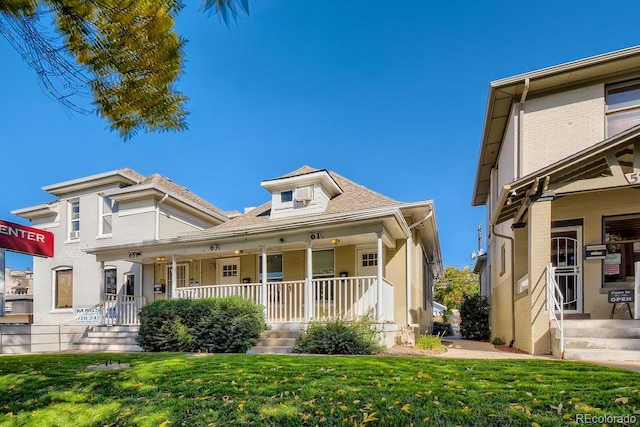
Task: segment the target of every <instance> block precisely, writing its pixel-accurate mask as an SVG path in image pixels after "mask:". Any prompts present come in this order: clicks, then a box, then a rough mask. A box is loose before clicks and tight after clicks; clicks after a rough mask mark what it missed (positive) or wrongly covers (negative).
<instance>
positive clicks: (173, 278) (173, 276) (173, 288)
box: [171, 255, 178, 299]
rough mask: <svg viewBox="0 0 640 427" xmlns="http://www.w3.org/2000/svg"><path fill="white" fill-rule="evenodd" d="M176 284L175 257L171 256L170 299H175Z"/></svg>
mask: <svg viewBox="0 0 640 427" xmlns="http://www.w3.org/2000/svg"><path fill="white" fill-rule="evenodd" d="M177 282H178V268H177V266H176V256H175V255H171V298H172V299H173V298H175V297H176V288H177Z"/></svg>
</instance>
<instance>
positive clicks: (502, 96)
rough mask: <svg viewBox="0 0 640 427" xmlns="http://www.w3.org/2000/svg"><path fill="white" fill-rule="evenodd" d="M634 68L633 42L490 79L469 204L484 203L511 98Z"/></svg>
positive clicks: (637, 59) (638, 59)
mask: <svg viewBox="0 0 640 427" xmlns="http://www.w3.org/2000/svg"><path fill="white" fill-rule="evenodd" d="M638 71H640V46H634V47H630V48H627V49H622V50H618V51H614V52H609V53H606V54H603V55H598V56H593V57H590V58H586V59H580V60H578V61H573V62H568V63H565V64H561V65H556V66H553V67H548V68H543V69H541V70H537V71H532V72H529V73H525V74H520V75H517V76H513V77H509V78H506V79H502V80H496V81H493V82H491V83H490V85H489V95H488V97H487V108H486V113H485V120H484V128H483V131H482V142H481V147H480V153H479V155H478V168H477V171H476V180H475V184H474V190H473V196H472V201H471V203H472V205H473V206H479V205H484V204H485V203H486V199H487V195H488V193H489V185H490V175H491V168H493V167H494V166H495V164H496V162H497V160H498V155H499V154H500V149H501V146H502V140H503V138H504V133H505V129H506V126H507V125H508V120H509V113H510V111H511V107H512V105H513V103H514V102H518V101H520V99H522V98H523V97H532V96H536V95H542V94H546V93H552V92H554V91H560V90H568V89H569V88H571V87H575V86H578V85H583V84H589V83H593V82H597V81H602V80H603V79H604V78H605V77H615V76H622V75H623V74H625V73H630V72H638Z"/></svg>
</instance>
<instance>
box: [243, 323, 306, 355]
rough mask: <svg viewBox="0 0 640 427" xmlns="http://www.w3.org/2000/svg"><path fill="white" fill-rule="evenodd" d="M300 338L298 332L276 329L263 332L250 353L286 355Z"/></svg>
mask: <svg viewBox="0 0 640 427" xmlns="http://www.w3.org/2000/svg"><path fill="white" fill-rule="evenodd" d="M299 337H300V330H286V329H277V330H269V331H264V332H263V333H262V334H261V339H260V341H259V342H257V343H256V345H254V346H253V347H252V348H251V350H250V352H251V353H253V354H287V353H291V352H292V351H293V346H294V345H295V344H296V341H297V340H298V338H299Z"/></svg>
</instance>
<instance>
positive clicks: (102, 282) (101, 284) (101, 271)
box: [98, 261, 104, 302]
mask: <svg viewBox="0 0 640 427" xmlns="http://www.w3.org/2000/svg"><path fill="white" fill-rule="evenodd" d="M98 283H100V302H104V261H100V279H99V280H98Z"/></svg>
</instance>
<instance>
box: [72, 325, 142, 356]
mask: <svg viewBox="0 0 640 427" xmlns="http://www.w3.org/2000/svg"><path fill="white" fill-rule="evenodd" d="M138 329H139V327H138V326H102V325H100V326H90V327H88V328H87V330H86V332H85V333H84V334H83V336H82V337H81V338H80V340H79V341H78V342H75V343H73V349H74V350H80V351H95V352H101V351H114V352H139V351H142V347H140V346H139V345H138V344H137V343H136V336H137V335H138Z"/></svg>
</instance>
